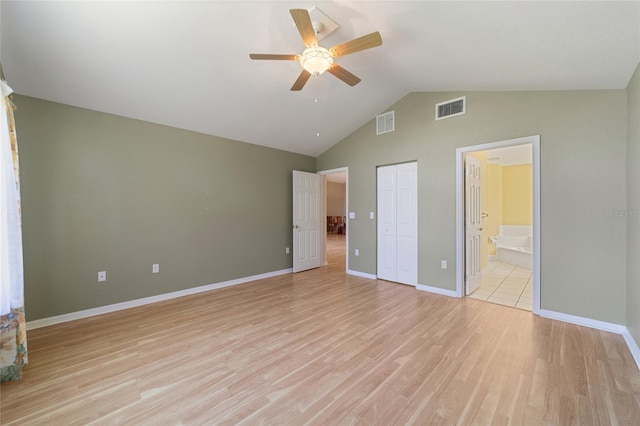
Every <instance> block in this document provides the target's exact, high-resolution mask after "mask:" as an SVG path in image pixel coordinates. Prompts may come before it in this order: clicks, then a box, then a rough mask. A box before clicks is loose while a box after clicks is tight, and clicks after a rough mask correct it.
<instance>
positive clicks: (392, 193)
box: [378, 166, 397, 281]
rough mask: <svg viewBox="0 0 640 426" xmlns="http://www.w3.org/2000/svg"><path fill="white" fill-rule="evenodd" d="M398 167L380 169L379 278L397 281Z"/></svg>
mask: <svg viewBox="0 0 640 426" xmlns="http://www.w3.org/2000/svg"><path fill="white" fill-rule="evenodd" d="M396 241H397V240H396V166H387V167H378V278H380V279H383V280H388V281H396V277H397V273H396V269H397V264H396V251H397V243H396Z"/></svg>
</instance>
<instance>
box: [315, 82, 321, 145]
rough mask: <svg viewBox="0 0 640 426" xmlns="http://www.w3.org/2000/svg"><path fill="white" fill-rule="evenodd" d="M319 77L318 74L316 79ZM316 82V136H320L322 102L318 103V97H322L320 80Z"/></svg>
mask: <svg viewBox="0 0 640 426" xmlns="http://www.w3.org/2000/svg"><path fill="white" fill-rule="evenodd" d="M317 79H318V76H317V75H316V80H317ZM315 83H316V101H315V103H316V136H317V137H320V104H319V103H318V98H320V85H319V84H318V81H316V82H315Z"/></svg>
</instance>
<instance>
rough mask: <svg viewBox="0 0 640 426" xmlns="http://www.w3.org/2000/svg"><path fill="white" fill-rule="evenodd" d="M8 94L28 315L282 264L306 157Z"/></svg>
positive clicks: (308, 163) (311, 162)
mask: <svg viewBox="0 0 640 426" xmlns="http://www.w3.org/2000/svg"><path fill="white" fill-rule="evenodd" d="M15 103H16V105H17V107H18V110H17V111H16V125H17V129H18V140H19V144H20V165H21V178H22V208H23V234H24V261H25V298H26V311H27V319H28V320H29V321H33V320H36V319H40V318H45V317H50V316H54V315H60V314H65V313H69V312H75V311H79V310H83V309H88V308H94V307H98V306H104V305H108V304H113V303H118V302H123V301H128V300H134V299H138V298H143V297H147V296H153V295H159V294H163V293H168V292H172V291H178V290H183V289H187V288H192V287H197V286H202V285H207V284H212V283H218V282H222V281H226V280H231V279H236V278H243V277H248V276H252V275H256V274H261V273H268V272H272V271H278V270H282V269H286V268H290V267H291V266H292V258H291V255H287V254H285V247H287V246H289V247H290V246H291V244H292V242H291V241H292V229H291V223H292V218H291V212H292V195H291V194H292V190H291V183H292V177H291V171H292V170H293V169H297V170H304V171H312V172H313V171H315V159H314V158H312V157H308V156H303V155H298V154H292V153H287V152H284V151H278V150H274V149H269V148H264V147H258V146H255V145H250V144H245V143H240V142H235V141H230V140H226V139H222V138H218V137H213V136H208V135H203V134H199V133H194V132H189V131H184V130H179V129H175V128H170V127H166V126H161V125H157V124H151V123H148V122H143V121H137V120H131V119H126V118H123V117H118V116H114V115H109V114H103V113H98V112H94V111H89V110H85V109H80V108H74V107H70V106H66V105H62V104H57V103H52V102H47V101H44V100H39V99H34V98H29V97H25V96H16V97H15ZM153 263H159V264H160V273H159V274H152V273H151V265H152V264H153ZM101 270H106V271H107V281H106V282H105V283H98V282H97V273H98V271H101Z"/></svg>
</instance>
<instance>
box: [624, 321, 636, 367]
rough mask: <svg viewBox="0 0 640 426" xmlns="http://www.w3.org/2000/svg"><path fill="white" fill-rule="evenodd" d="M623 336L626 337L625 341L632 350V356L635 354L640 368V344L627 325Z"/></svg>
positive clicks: (634, 357) (634, 356)
mask: <svg viewBox="0 0 640 426" xmlns="http://www.w3.org/2000/svg"><path fill="white" fill-rule="evenodd" d="M622 337H624V341H625V342H627V346H628V347H629V350H630V351H631V356H633V359H634V360H635V362H636V365H637V366H638V369H640V347H639V346H638V342H636V339H634V338H633V336H632V335H631V333H630V332H629V330H628V329H627V328H626V327H625V331H624V333H622Z"/></svg>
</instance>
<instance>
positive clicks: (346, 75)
mask: <svg viewBox="0 0 640 426" xmlns="http://www.w3.org/2000/svg"><path fill="white" fill-rule="evenodd" d="M327 71H328V72H330V73H331V74H333V75H335V76H336V77H338V78H339V79H340V80H342V81H344V82H345V83H347V84H348V85H349V86H351V87H353V86H355V85H356V84H358V83H360V82H361V81H362V80H360V79H359V78H358V77H356V76H355V75H353V74H351V73H350V72H349V71H347V70H346V69H344V68H342V67H341V66H340V65H338V64H336V63H335V62H334V63H333V65H331V68H329V69H328V70H327Z"/></svg>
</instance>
